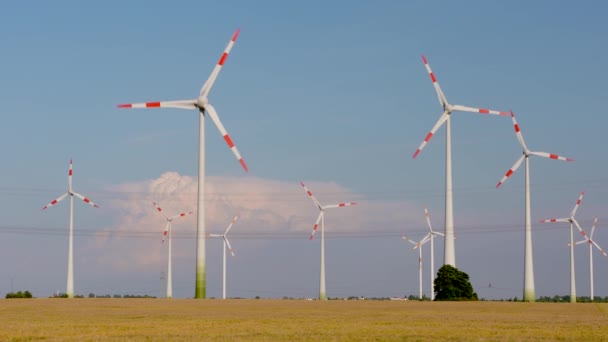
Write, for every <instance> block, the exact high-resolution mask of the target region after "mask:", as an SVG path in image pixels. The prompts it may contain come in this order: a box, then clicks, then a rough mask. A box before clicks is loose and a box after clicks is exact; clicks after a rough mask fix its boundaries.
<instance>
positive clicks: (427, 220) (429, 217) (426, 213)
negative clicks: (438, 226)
mask: <svg viewBox="0 0 608 342" xmlns="http://www.w3.org/2000/svg"><path fill="white" fill-rule="evenodd" d="M424 216H425V217H426V224H427V225H428V226H429V235H430V239H431V300H435V288H434V286H433V283H434V282H435V247H434V242H433V239H434V238H435V235H439V236H445V235H443V234H442V233H440V232H436V231H434V230H433V227H432V226H431V215H429V211H428V209H427V208H424Z"/></svg>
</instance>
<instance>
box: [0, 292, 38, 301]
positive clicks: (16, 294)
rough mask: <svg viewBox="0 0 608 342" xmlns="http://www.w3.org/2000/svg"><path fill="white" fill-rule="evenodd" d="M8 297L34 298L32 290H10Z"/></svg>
mask: <svg viewBox="0 0 608 342" xmlns="http://www.w3.org/2000/svg"><path fill="white" fill-rule="evenodd" d="M5 298H7V299H9V298H33V296H32V293H31V292H30V291H23V292H21V291H17V292H9V293H7V294H6V297H5Z"/></svg>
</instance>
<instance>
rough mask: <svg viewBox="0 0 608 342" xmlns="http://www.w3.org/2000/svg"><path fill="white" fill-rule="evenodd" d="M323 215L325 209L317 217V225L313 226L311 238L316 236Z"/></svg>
mask: <svg viewBox="0 0 608 342" xmlns="http://www.w3.org/2000/svg"><path fill="white" fill-rule="evenodd" d="M322 216H323V211H321V212H320V213H319V216H318V217H317V222H315V225H314V226H313V227H312V233H311V234H310V238H309V240H312V238H313V237H314V236H315V233H316V232H317V228H319V222H321V217H322Z"/></svg>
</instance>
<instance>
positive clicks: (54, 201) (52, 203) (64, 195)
mask: <svg viewBox="0 0 608 342" xmlns="http://www.w3.org/2000/svg"><path fill="white" fill-rule="evenodd" d="M67 195H68V193H67V192H66V193H65V194H63V195H61V196H59V197H57V198H56V199H54V200H52V201H51V203H49V204H47V205H45V206H44V207H42V210H44V209H46V208H48V207H52V206H54V205H55V204H57V203H59V202H61V201H62V200H63V199H64V198H65V197H66V196H67Z"/></svg>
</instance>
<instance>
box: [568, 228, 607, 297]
mask: <svg viewBox="0 0 608 342" xmlns="http://www.w3.org/2000/svg"><path fill="white" fill-rule="evenodd" d="M596 225H597V217H596V218H595V220H594V221H593V226H592V227H591V234H589V237H586V236H585V239H583V240H580V241H577V242H576V243H575V245H580V244H581V243H585V242H587V243H588V244H589V286H590V288H591V300H593V298H594V294H593V246H595V248H597V249H598V250H599V251H600V253H602V254H604V256H607V257H608V253H606V251H604V250H603V249H602V247H600V245H598V244H597V242H595V241H594V240H593V232H595V226H596Z"/></svg>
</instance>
